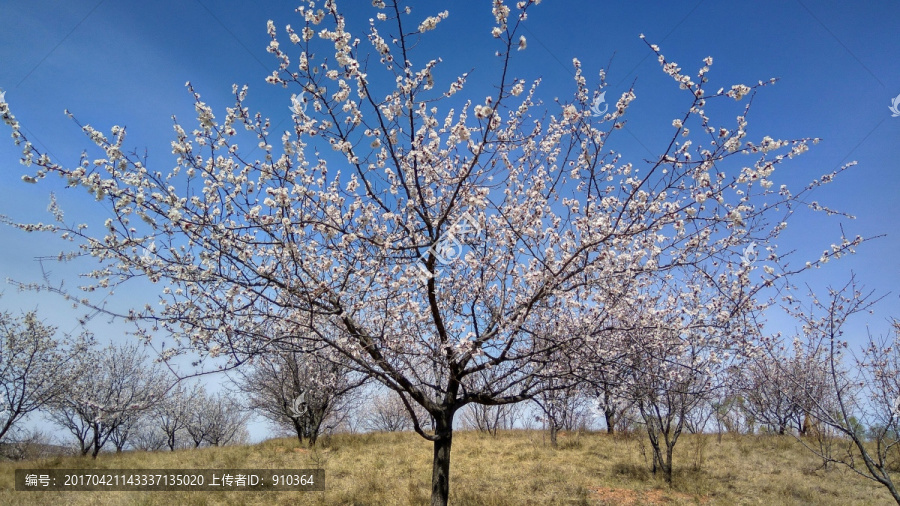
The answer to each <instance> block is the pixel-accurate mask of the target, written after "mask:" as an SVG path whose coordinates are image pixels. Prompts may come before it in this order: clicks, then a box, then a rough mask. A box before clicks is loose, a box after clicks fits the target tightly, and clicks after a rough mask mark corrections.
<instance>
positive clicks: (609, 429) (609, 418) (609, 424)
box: [603, 409, 616, 434]
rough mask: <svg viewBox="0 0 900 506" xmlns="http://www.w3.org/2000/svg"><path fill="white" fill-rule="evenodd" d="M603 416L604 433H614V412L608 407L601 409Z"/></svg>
mask: <svg viewBox="0 0 900 506" xmlns="http://www.w3.org/2000/svg"><path fill="white" fill-rule="evenodd" d="M603 416H604V417H606V433H607V434H615V433H616V414H615V413H614V412H613V411H612V410H609V409H606V410H603Z"/></svg>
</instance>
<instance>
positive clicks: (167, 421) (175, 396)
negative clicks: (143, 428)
mask: <svg viewBox="0 0 900 506" xmlns="http://www.w3.org/2000/svg"><path fill="white" fill-rule="evenodd" d="M200 402H201V401H200V387H199V386H198V385H196V384H194V385H192V386H188V385H186V384H185V383H178V384H177V385H175V387H173V388H172V389H171V390H170V391H169V392H168V393H167V394H166V395H165V397H164V398H163V399H161V400H160V402H158V403H157V404H156V405H155V406H154V407H153V410H152V411H151V413H150V416H149V418H150V419H151V420H152V422H148V424H149V423H152V425H153V426H154V427H156V428H158V429H159V430H160V431H161V432H162V433H163V435H164V436H165V445H166V446H167V447H168V448H169V450H170V451H175V449H176V448H179V447H180V446H181V444H182V435H183V434H184V432H186V431H187V426H188V424H189V423H190V420H191V415H192V413H193V410H194V409H195V408H196V405H197V404H198V403H200ZM148 432H149V434H148V435H150V434H153V429H148Z"/></svg>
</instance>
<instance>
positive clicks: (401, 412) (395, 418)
mask: <svg viewBox="0 0 900 506" xmlns="http://www.w3.org/2000/svg"><path fill="white" fill-rule="evenodd" d="M365 410H366V413H365V415H364V416H365V422H364V423H365V426H366V428H367V429H369V430H374V431H380V432H397V431H404V430H412V428H413V420H412V418H411V417H410V415H409V411H407V409H406V406H405V405H404V404H403V401H402V400H400V398H399V397H398V396H397V395H396V394H395V393H393V392H384V393H380V394H377V395H375V396H374V397H372V398H371V400H370V401H369V402H367V403H366V408H365Z"/></svg>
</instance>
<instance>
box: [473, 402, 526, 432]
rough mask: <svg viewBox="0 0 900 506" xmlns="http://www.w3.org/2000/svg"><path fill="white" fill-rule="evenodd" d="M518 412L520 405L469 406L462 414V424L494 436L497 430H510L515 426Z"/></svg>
mask: <svg viewBox="0 0 900 506" xmlns="http://www.w3.org/2000/svg"><path fill="white" fill-rule="evenodd" d="M520 410H521V404H506V405H502V406H485V405H482V404H470V405H469V406H466V407H465V408H464V411H463V412H462V415H461V417H462V423H463V424H464V425H465V426H466V427H468V428H470V429H475V430H477V431H479V432H486V433H488V434H490V435H492V436H496V435H497V431H498V430H510V429H512V428H513V427H514V426H515V423H516V420H518V419H519V415H520V413H519V411H520Z"/></svg>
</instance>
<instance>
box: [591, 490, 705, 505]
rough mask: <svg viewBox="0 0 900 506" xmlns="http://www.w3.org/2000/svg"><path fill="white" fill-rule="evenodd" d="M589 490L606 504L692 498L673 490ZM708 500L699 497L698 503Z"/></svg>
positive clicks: (662, 501)
mask: <svg viewBox="0 0 900 506" xmlns="http://www.w3.org/2000/svg"><path fill="white" fill-rule="evenodd" d="M591 492H593V493H594V495H595V496H596V497H597V499H599V500H600V504H604V505H608V506H640V505H644V504H648V505H658V504H670V503H672V502H674V501H675V500H688V501H691V500H694V499H695V498H694V497H693V496H691V495H688V494H683V493H681V492H674V491H668V492H667V491H663V490H659V489H656V490H646V491H643V492H638V491H636V490H631V489H628V488H611V487H593V488H591ZM708 502H709V498H708V497H703V498H700V504H706V503H708Z"/></svg>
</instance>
